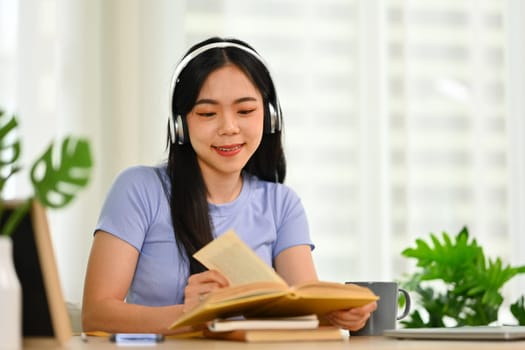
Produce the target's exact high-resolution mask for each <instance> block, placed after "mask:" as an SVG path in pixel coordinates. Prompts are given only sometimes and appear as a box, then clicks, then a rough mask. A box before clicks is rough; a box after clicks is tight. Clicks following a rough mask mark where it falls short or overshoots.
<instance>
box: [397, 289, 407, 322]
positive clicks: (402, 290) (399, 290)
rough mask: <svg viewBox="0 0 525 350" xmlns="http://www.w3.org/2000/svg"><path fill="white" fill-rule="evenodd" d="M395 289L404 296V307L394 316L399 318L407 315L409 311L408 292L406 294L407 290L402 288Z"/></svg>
mask: <svg viewBox="0 0 525 350" xmlns="http://www.w3.org/2000/svg"><path fill="white" fill-rule="evenodd" d="M397 290H398V293H402V294H403V295H404V296H405V309H404V310H403V313H402V314H401V315H399V316H397V318H396V320H400V319H402V318H405V317H407V316H408V313H409V312H410V294H408V291H407V290H406V289H403V288H398V289H397Z"/></svg>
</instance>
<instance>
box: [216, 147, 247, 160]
mask: <svg viewBox="0 0 525 350" xmlns="http://www.w3.org/2000/svg"><path fill="white" fill-rule="evenodd" d="M242 146H243V145H242V144H236V145H223V146H213V149H215V152H217V153H218V154H219V155H221V156H223V157H232V156H234V155H236V154H238V153H239V152H240V151H241V149H242Z"/></svg>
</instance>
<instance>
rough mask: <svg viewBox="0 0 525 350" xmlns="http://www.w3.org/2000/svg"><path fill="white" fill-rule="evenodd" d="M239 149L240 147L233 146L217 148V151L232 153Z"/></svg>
mask: <svg viewBox="0 0 525 350" xmlns="http://www.w3.org/2000/svg"><path fill="white" fill-rule="evenodd" d="M239 148H241V146H235V147H232V148H224V147H217V149H218V150H219V151H221V152H232V151H235V150H238V149H239Z"/></svg>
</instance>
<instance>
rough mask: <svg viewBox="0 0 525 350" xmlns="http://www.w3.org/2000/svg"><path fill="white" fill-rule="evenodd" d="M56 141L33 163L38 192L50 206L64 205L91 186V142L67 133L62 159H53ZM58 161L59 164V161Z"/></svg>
mask: <svg viewBox="0 0 525 350" xmlns="http://www.w3.org/2000/svg"><path fill="white" fill-rule="evenodd" d="M54 147H55V144H54V143H51V145H50V146H49V147H48V148H47V150H46V151H45V152H44V154H42V156H41V157H40V158H38V159H37V161H36V162H35V163H34V164H33V166H32V167H31V182H32V183H33V187H34V189H35V196H36V197H37V198H38V200H40V202H42V204H43V205H44V206H46V207H50V208H55V209H56V208H62V207H64V206H66V205H67V204H69V202H71V200H73V198H74V197H75V195H76V193H77V192H78V191H79V190H81V189H82V188H84V187H85V186H87V184H88V183H89V178H90V170H91V166H92V160H91V151H90V147H89V142H88V141H87V140H85V139H81V138H78V139H76V138H72V137H67V138H65V139H64V140H63V142H62V145H61V148H60V150H61V153H60V159H53V149H54ZM55 164H56V165H55Z"/></svg>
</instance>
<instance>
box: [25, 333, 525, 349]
mask: <svg viewBox="0 0 525 350" xmlns="http://www.w3.org/2000/svg"><path fill="white" fill-rule="evenodd" d="M246 348H249V349H253V350H257V349H261V350H262V349H265V350H267V349H270V348H271V349H272V350H310V349H311V350H319V349H323V350H343V349H344V350H348V349H359V350H369V349H370V350H372V349H373V350H376V349H380V350H390V349H392V350H399V349H408V350H412V349H413V350H463V349H466V350H470V349H472V350H489V349H490V350H507V349H508V350H511V349H512V350H518V349H519V350H524V349H525V340H521V341H497V342H491V341H445V340H397V339H391V338H386V337H352V338H351V339H346V340H344V341H323V342H293V343H292V342H283V343H242V342H232V341H224V340H207V339H167V340H165V341H164V342H162V343H159V344H157V345H155V346H145V347H136V346H132V347H124V346H117V345H115V344H114V343H111V342H109V340H108V339H107V338H102V337H88V340H87V342H84V341H82V339H81V338H80V337H78V336H75V337H73V338H72V339H71V340H70V341H69V342H68V343H67V344H65V345H64V346H62V347H60V346H59V345H58V344H57V342H56V341H55V340H53V339H50V338H26V339H24V345H23V350H108V349H130V350H141V349H148V350H153V349H158V350H162V349H171V350H173V349H176V350H210V349H212V350H235V349H246Z"/></svg>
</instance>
